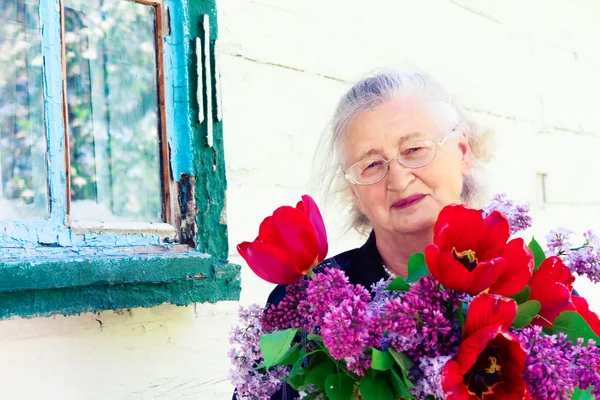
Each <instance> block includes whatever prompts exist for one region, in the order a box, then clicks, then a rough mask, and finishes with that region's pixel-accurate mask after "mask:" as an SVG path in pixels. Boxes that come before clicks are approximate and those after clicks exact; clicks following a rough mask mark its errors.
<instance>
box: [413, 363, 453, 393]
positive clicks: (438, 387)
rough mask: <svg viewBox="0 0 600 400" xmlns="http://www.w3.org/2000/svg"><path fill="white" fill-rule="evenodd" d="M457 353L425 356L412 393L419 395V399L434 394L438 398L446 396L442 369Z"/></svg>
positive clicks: (420, 364)
mask: <svg viewBox="0 0 600 400" xmlns="http://www.w3.org/2000/svg"><path fill="white" fill-rule="evenodd" d="M455 356H456V354H451V355H447V356H439V357H433V358H428V357H423V358H421V362H420V363H419V377H418V380H417V381H416V382H415V387H414V389H411V392H412V394H414V395H415V396H417V399H428V398H430V397H429V396H433V397H434V398H436V399H443V398H445V395H444V390H443V389H442V371H443V369H444V366H445V365H446V363H447V362H448V361H450V360H451V359H453V358H454V357H455Z"/></svg>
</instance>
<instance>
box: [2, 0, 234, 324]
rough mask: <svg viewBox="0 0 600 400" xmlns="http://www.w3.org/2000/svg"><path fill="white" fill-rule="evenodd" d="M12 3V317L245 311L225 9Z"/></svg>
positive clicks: (6, 9) (6, 99) (7, 44)
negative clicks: (222, 23) (222, 35)
mask: <svg viewBox="0 0 600 400" xmlns="http://www.w3.org/2000/svg"><path fill="white" fill-rule="evenodd" d="M5 3H6V4H3V7H2V9H0V251H2V254H1V255H0V282H3V283H0V304H1V303H2V301H1V300H2V298H5V299H9V300H10V301H11V302H12V303H13V304H17V305H18V307H12V308H10V307H7V308H6V309H2V307H1V306H0V317H6V316H10V315H15V314H18V315H31V314H47V313H51V312H79V311H85V310H91V309H100V308H116V307H131V306H136V305H151V304H158V303H159V302H163V301H172V302H176V303H177V304H185V303H189V302H191V301H203V300H209V301H216V300H220V299H231V298H237V296H238V295H239V267H238V266H234V265H230V264H227V262H226V257H227V238H226V226H225V225H224V223H223V222H222V221H223V220H224V218H223V217H222V216H223V213H224V211H225V210H224V191H225V172H224V162H223V156H222V152H223V145H222V126H221V116H220V103H219V102H220V98H219V93H218V90H217V89H218V79H219V76H218V73H215V71H218V65H216V58H215V47H216V37H215V35H214V31H215V30H214V29H213V30H212V32H211V29H210V26H211V24H213V25H215V14H214V13H215V7H214V3H212V4H211V2H210V1H204V0H202V1H201V0H190V1H189V2H180V1H176V0H135V1H134V0H15V1H11V2H5ZM182 3H184V4H182ZM190 36H191V37H192V38H193V39H192V40H190ZM74 255H75V256H76V257H75V258H76V259H75V260H74V257H73V256H74ZM24 266H27V268H24ZM215 285H217V286H219V287H220V289H221V290H220V291H219V290H216V291H215V290H214V289H215ZM157 287H160V288H161V290H158V291H157ZM186 288H187V289H186ZM209 289H210V290H209ZM128 290H129V291H131V290H134V291H135V293H139V294H140V296H139V299H138V300H135V298H136V296H133V297H132V298H133V300H131V301H127V300H126V299H127V298H131V293H126V292H127V291H128ZM42 292H43V294H44V296H49V297H48V298H49V299H50V300H49V302H48V304H46V305H43V306H42V307H41V308H39V307H40V306H39V304H37V305H36V304H34V303H35V297H36V296H39V295H40V294H41V293H42ZM148 293H151V294H152V295H151V296H150V303H148V299H149V297H148ZM152 296H154V298H153V297H152ZM69 298H70V299H71V300H68V299H69ZM75 298H76V299H77V301H74V299H75ZM142 298H143V299H144V300H143V301H141V299H142ZM15 299H17V300H15ZM18 299H21V300H18ZM32 299H33V300H32ZM52 299H55V300H52ZM61 299H62V300H61ZM119 299H121V300H119ZM32 301H33V303H31V302H32ZM28 302H29V303H28ZM38 303H39V302H38ZM36 307H38V308H37V309H36ZM15 309H17V310H19V309H20V310H21V311H14V310H15Z"/></svg>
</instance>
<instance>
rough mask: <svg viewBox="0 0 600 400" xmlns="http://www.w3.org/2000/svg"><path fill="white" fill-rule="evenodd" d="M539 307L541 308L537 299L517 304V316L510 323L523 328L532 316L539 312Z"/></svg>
mask: <svg viewBox="0 0 600 400" xmlns="http://www.w3.org/2000/svg"><path fill="white" fill-rule="evenodd" d="M540 308H542V306H541V304H540V302H539V301H537V300H528V301H526V302H525V303H523V304H519V306H518V311H517V317H516V318H515V320H514V321H513V324H512V325H513V326H514V327H515V328H525V327H526V326H527V325H529V323H530V322H531V320H532V319H533V317H535V316H536V315H537V314H538V313H539V312H540Z"/></svg>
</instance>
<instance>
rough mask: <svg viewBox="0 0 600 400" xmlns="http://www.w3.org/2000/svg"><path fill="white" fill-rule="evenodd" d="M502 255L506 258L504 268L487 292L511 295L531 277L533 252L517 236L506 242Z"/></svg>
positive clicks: (517, 291)
mask: <svg viewBox="0 0 600 400" xmlns="http://www.w3.org/2000/svg"><path fill="white" fill-rule="evenodd" d="M502 257H503V258H504V259H505V260H507V265H506V269H505V270H504V272H503V273H502V275H500V276H499V277H498V280H497V281H496V282H494V283H493V284H492V286H490V290H489V293H494V294H499V295H501V296H512V295H514V294H516V293H519V291H521V290H522V289H523V288H524V287H525V285H527V283H528V282H529V280H530V279H531V274H532V273H533V266H534V262H533V254H531V250H529V247H527V245H526V244H525V241H524V240H523V239H521V238H517V239H514V240H511V241H510V242H508V243H507V244H506V247H505V248H504V251H503V252H502Z"/></svg>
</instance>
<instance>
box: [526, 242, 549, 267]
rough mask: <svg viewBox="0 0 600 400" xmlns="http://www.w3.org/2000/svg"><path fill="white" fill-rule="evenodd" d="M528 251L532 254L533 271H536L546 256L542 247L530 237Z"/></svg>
mask: <svg viewBox="0 0 600 400" xmlns="http://www.w3.org/2000/svg"><path fill="white" fill-rule="evenodd" d="M529 250H531V252H532V253H533V261H534V262H535V268H534V270H535V271H537V269H538V268H539V267H540V265H541V264H542V262H543V261H544V260H545V259H546V254H545V253H544V249H542V246H540V244H539V243H538V242H537V240H535V238H534V237H532V238H531V242H529Z"/></svg>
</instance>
